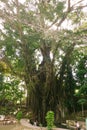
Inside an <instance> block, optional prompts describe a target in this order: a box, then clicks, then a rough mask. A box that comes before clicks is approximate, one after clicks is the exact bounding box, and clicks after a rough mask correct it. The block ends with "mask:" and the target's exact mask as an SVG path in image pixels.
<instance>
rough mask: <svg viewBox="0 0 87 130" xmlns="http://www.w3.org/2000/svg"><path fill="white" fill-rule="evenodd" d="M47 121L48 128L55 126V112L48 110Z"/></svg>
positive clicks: (50, 129)
mask: <svg viewBox="0 0 87 130" xmlns="http://www.w3.org/2000/svg"><path fill="white" fill-rule="evenodd" d="M46 122H47V128H48V130H52V128H53V126H54V112H53V111H48V112H47V114H46Z"/></svg>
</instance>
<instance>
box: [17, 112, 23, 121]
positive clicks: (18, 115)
mask: <svg viewBox="0 0 87 130" xmlns="http://www.w3.org/2000/svg"><path fill="white" fill-rule="evenodd" d="M22 117H23V113H22V111H19V112H18V113H17V115H16V118H17V119H18V120H20V119H22Z"/></svg>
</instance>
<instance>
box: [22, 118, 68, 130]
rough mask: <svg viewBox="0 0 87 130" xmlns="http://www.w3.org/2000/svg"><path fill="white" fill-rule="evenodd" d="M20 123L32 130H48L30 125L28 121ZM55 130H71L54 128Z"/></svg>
mask: <svg viewBox="0 0 87 130" xmlns="http://www.w3.org/2000/svg"><path fill="white" fill-rule="evenodd" d="M20 123H21V125H23V126H26V127H28V128H30V129H32V130H34V129H35V130H47V128H46V127H39V126H34V125H32V124H30V123H29V122H28V120H27V119H21V120H20ZM53 130H69V129H63V128H53Z"/></svg>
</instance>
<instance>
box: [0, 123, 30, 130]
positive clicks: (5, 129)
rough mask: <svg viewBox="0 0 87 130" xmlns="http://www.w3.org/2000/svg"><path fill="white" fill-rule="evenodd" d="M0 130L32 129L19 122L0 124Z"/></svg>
mask: <svg viewBox="0 0 87 130" xmlns="http://www.w3.org/2000/svg"><path fill="white" fill-rule="evenodd" d="M0 130H32V129H30V128H27V127H25V126H22V125H21V124H16V125H0Z"/></svg>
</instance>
